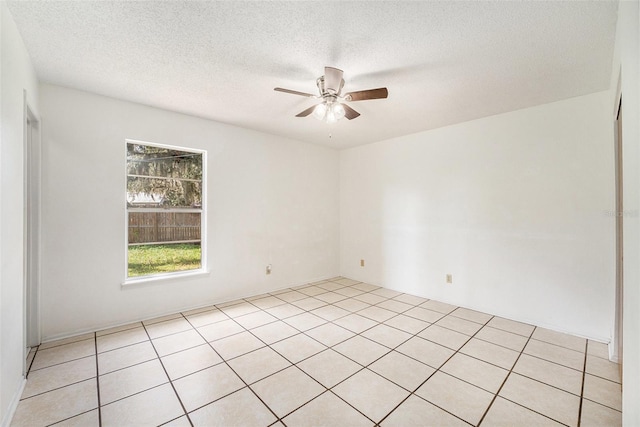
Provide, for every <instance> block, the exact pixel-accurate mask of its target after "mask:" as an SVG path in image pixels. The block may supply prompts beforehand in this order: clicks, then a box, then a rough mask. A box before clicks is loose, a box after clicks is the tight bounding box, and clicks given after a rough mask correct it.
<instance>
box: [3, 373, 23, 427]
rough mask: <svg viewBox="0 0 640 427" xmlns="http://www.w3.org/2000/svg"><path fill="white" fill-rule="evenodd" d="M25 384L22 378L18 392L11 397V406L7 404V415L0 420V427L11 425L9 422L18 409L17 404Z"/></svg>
mask: <svg viewBox="0 0 640 427" xmlns="http://www.w3.org/2000/svg"><path fill="white" fill-rule="evenodd" d="M26 384H27V379H26V378H24V377H23V378H22V381H20V385H19V386H18V390H17V391H16V393H15V394H14V395H13V398H12V399H11V404H9V407H8V408H7V413H6V414H5V416H4V417H3V418H2V424H0V427H9V426H10V425H11V420H13V416H14V414H15V413H16V409H18V404H19V403H20V397H21V396H22V392H23V391H24V386H25V385H26Z"/></svg>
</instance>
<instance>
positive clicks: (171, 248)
mask: <svg viewBox="0 0 640 427" xmlns="http://www.w3.org/2000/svg"><path fill="white" fill-rule="evenodd" d="M201 259H202V253H201V250H200V243H172V244H154V245H129V268H128V276H129V277H138V276H147V275H151V274H159V273H171V272H175V271H185V270H197V269H199V268H201V267H202V263H201Z"/></svg>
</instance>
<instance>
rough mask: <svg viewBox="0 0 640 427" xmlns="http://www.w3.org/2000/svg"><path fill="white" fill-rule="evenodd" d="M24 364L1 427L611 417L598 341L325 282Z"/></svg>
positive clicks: (101, 337)
mask: <svg viewBox="0 0 640 427" xmlns="http://www.w3.org/2000/svg"><path fill="white" fill-rule="evenodd" d="M28 362H29V364H30V371H29V375H28V381H27V385H26V388H25V390H24V394H23V396H22V400H21V401H20V403H19V406H18V409H17V411H16V414H15V417H14V419H13V422H12V425H13V426H30V427H33V426H45V425H51V424H55V425H57V426H62V425H64V426H105V427H106V426H120V427H122V426H136V427H137V426H155V425H166V426H190V425H194V426H233V427H235V426H283V425H286V426H309V425H313V426H320V425H323V426H359V425H363V426H373V425H381V426H403V427H406V426H413V425H415V426H424V425H447V426H448V425H453V426H456V425H461V426H463V425H469V424H470V425H482V426H500V425H504V426H514V425H569V426H576V425H578V423H579V424H580V425H581V426H583V427H587V426H615V425H620V424H621V412H620V411H621V386H620V377H619V370H618V365H616V364H615V363H611V362H609V361H608V359H607V347H606V345H604V344H600V343H597V342H592V341H587V340H585V339H583V338H578V337H574V336H570V335H565V334H561V333H558V332H554V331H550V330H546V329H541V328H536V327H534V326H531V325H526V324H523V323H518V322H514V321H511V320H507V319H502V318H498V317H494V316H492V315H490V314H486V313H479V312H476V311H473V310H468V309H465V308H459V307H454V306H451V305H448V304H444V303H441V302H438V301H433V300H427V299H424V298H420V297H416V296H413V295H408V294H401V293H398V292H395V291H392V290H389V289H384V288H379V287H377V286H373V285H370V284H366V283H360V282H357V281H355V280H350V279H346V278H340V277H338V278H334V279H331V280H327V281H322V282H317V283H313V284H309V285H305V286H300V287H297V288H294V289H286V290H283V291H279V292H274V293H272V294H265V295H259V296H256V297H252V298H246V299H244V300H239V301H234V302H229V303H225V304H219V305H216V306H211V307H205V308H201V309H198V310H191V311H188V312H184V313H178V314H175V315H170V316H164V317H162V318H158V319H153V320H149V321H145V322H138V323H133V324H130V325H126V326H121V327H117V328H113V329H110V330H104V331H99V332H96V333H95V334H94V333H92V334H85V335H81V336H78V337H73V338H69V339H65V340H61V341H57V342H51V343H46V344H43V345H41V346H40V347H39V348H38V349H35V350H34V351H33V352H32V353H31V354H30V355H29V360H28Z"/></svg>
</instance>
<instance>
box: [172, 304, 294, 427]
mask: <svg viewBox="0 0 640 427" xmlns="http://www.w3.org/2000/svg"><path fill="white" fill-rule="evenodd" d="M180 314H181V315H182V317H183V318H184V319H185V320H186V321H187V322H189V319H187V317H186V316H185V315H184V314H182V313H180ZM232 320H233V319H232ZM189 324H190V325H191V322H189ZM236 324H238V323H237V322H236ZM240 326H241V327H242V325H240ZM191 327H192V328H193V329H194V330H195V331H196V332H197V333H198V335H200V337H201V338H202V339H203V340H204V341H205V342H206V343H207V345H208V346H209V347H210V348H211V349H212V350H213V351H214V352H215V353H216V354H217V355H218V357H219V358H220V360H222V362H221V363H224V364H225V365H227V368H229V369H230V370H231V372H233V373H234V374H235V375H236V376H237V377H238V378H239V379H240V381H242V383H243V384H244V385H245V387H247V388H248V389H249V390H250V391H251V393H253V395H254V396H255V397H256V398H257V399H258V400H259V401H260V402H262V404H263V405H264V406H265V408H267V409H268V410H269V412H271V413H272V414H273V416H274V417H276V421H275V422H274V423H277V422H278V421H280V422H282V420H281V419H280V417H279V416H278V414H276V413H275V411H273V410H272V409H271V407H269V405H267V404H266V402H265V401H263V400H262V398H261V397H260V396H258V394H257V393H256V392H255V391H254V390H253V389H252V388H251V387H250V386H249V384H247V382H246V381H245V380H244V378H242V377H241V376H240V375H238V373H237V372H236V371H235V369H233V368H232V367H231V365H229V363H228V362H227V361H226V360H225V358H224V357H222V355H221V354H220V353H219V352H218V350H216V349H215V348H214V347H213V346H212V345H211V342H209V341H207V339H206V338H205V337H204V336H203V335H202V334H201V333H200V331H199V330H198V328H196V327H195V326H193V325H191ZM247 332H248V331H247ZM252 335H253V334H252ZM256 338H258V337H256ZM221 339H222V338H221ZM258 339H259V340H260V338H258ZM260 341H262V340H260ZM262 342H263V344H265V345H267V344H266V343H264V341H262ZM218 364H219V363H218ZM218 364H216V365H218ZM214 366H215V365H214ZM207 369H208V368H207ZM285 369H286V368H285ZM169 381H171V378H169ZM172 384H173V383H172ZM240 390H241V389H240ZM237 391H239V390H235V391H234V392H232V393H229V394H233V393H235V392H237ZM176 394H177V392H176ZM229 394H227V395H224V396H221V397H220V398H218V399H216V400H214V401H212V402H209V403H207V404H205V405H203V406H201V407H199V408H196V409H194V410H193V411H196V410H198V409H200V408H203V407H205V406H207V405H210V404H212V403H213V402H217V401H218V400H220V399H223V398H225V397H226V396H228V395H229ZM193 411H192V412H193ZM189 421H190V422H191V420H189ZM272 424H273V423H272ZM282 424H284V422H282ZM191 425H192V426H193V424H191Z"/></svg>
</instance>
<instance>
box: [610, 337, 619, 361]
mask: <svg viewBox="0 0 640 427" xmlns="http://www.w3.org/2000/svg"><path fill="white" fill-rule="evenodd" d="M608 347H609V360H610V361H611V362H614V363H620V355H619V354H618V348H617V347H618V346H617V345H615V343H614V342H613V341H611V342H610V343H609V344H608Z"/></svg>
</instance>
